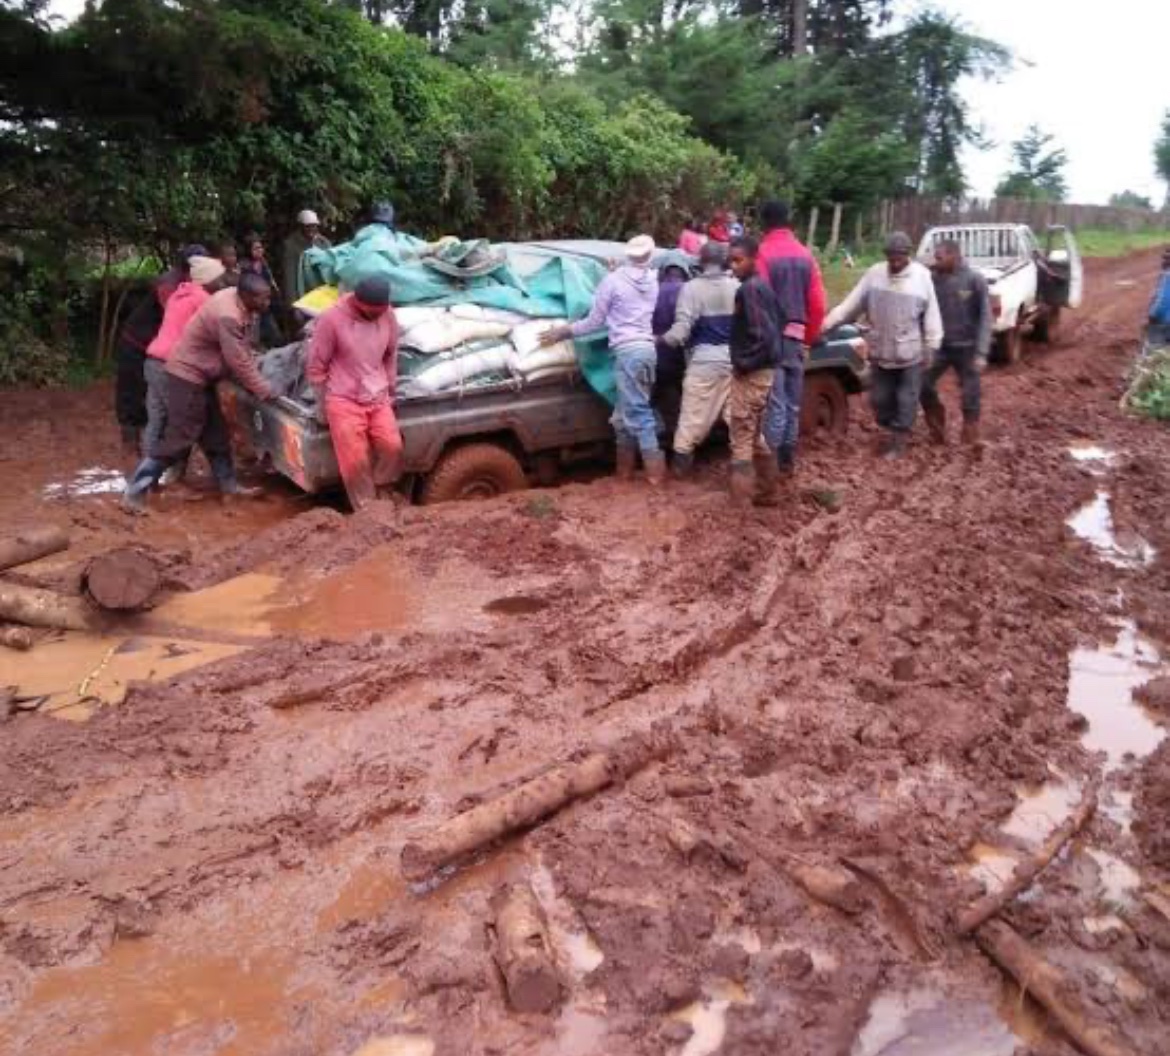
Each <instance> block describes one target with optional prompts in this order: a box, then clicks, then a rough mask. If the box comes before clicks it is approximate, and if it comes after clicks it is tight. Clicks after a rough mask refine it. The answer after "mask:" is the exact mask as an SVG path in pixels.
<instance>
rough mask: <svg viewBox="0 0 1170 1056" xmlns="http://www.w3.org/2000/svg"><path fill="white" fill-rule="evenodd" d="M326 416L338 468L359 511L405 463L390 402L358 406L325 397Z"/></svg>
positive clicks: (354, 402)
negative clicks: (403, 462)
mask: <svg viewBox="0 0 1170 1056" xmlns="http://www.w3.org/2000/svg"><path fill="white" fill-rule="evenodd" d="M325 416H326V418H327V419H328V421H329V433H330V435H331V436H332V437H333V451H334V453H335V454H336V455H337V468H338V469H339V470H340V471H341V480H342V482H343V483H344V484H345V493H346V495H348V496H349V504H350V505H351V506H352V507H353V508H354V509H355V510H360V509H361V508H362V507H363V506H366V505H368V504H369V503H371V502H373V501H374V499H375V498H377V489H378V488H379V487H384V486H385V485H387V484H389V483H391V482H392V481H393V480H395V479H396V478H397V477H398V475H399V473H400V471H401V463H402V433H401V432H400V431H399V429H398V419H397V418H395V416H394V407H393V405H392V404H391V403H390V401H389V400H388V399H387V400H381V401H379V402H378V403H358V402H357V401H356V400H347V399H346V398H345V397H343V396H326V397H325Z"/></svg>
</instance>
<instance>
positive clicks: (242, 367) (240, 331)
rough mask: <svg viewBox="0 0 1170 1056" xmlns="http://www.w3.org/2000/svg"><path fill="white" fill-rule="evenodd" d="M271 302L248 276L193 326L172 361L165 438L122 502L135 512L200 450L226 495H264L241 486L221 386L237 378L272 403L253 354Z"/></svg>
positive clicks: (218, 296)
mask: <svg viewBox="0 0 1170 1056" xmlns="http://www.w3.org/2000/svg"><path fill="white" fill-rule="evenodd" d="M271 301H272V287H271V286H269V284H268V283H267V282H266V281H265V280H264V279H263V278H261V277H260V276H259V275H256V274H254V273H252V272H245V273H244V274H243V275H241V276H240V284H239V286H236V287H229V288H227V289H224V290H220V291H219V292H218V293H213V294H212V295H211V296H210V297H209V298H208V299H207V301H206V302H205V303H204V305H203V307H202V308H200V309H199V311H198V312H196V313H195V316H194V317H193V318H192V319H191V321H190V322H189V323H188V324H187V326H186V328H185V329H184V330H183V335H182V337H180V338H179V343H178V345H176V346H175V348H174V350H173V351H172V352H171V354H170V357H169V359H168V360H167V365H166V375H167V376H166V380H165V382H164V385H165V388H164V393H165V397H164V398H165V401H166V422H165V423H164V425H163V431H162V438H161V439H160V440H159V441H158V442H157V443H156V444H155V445H154V450H153V451H150V452H148V453H147V456H146V458H144V459H143V460H142V461H141V462H140V463H139V465H138V468H137V469H136V470H135V471H134V474H133V476H131V478H130V483H129V484H128V485H127V487H126V491H125V493H124V494H123V496H122V508H123V509H124V510H125V511H126V512H127V513H135V514H143V513H145V512H146V496H147V493H148V492H149V491H150V489H151V488H153V487H155V486H156V485H157V484H158V482H159V480H160V479H161V477H162V475H163V474H164V473H165V472H166V471H167V470H168V469H169V468H170V467H171V466H173V465H178V464H179V462H181V461H182V460H184V459H186V457H187V455H188V454H189V453H190V451H191V448H192V447H194V446H195V445H196V444H198V445H199V447H201V448H202V449H203V453H204V454H205V455H206V456H207V461H208V462H209V463H210V464H211V472H212V474H213V475H214V476H215V480H216V483H217V484H218V485H219V490H220V492H221V493H223V494H225V495H248V496H251V495H256V494H258V492H257V490H256V489H254V488H244V487H241V486H240V484H239V482H238V481H237V480H236V470H235V466H234V464H233V463H232V447H231V437H230V435H229V433H228V427H227V422H226V421H225V420H224V416H223V411H222V410H221V409H220V406H219V398H218V396H217V394H216V384H217V383H218V382H219V381H220V380H221V379H223V378H225V377H228V376H229V375H230V376H232V377H234V378H235V379H236V380H237V381H238V382H239V383H240V384H241V385H243V386H244V388H245V389H247V390H248V391H249V392H250V393H252V394H253V395H254V396H256V397H257V398H258V399H261V400H270V399H272V397H273V395H274V393H273V390H272V387H271V386H270V385H269V384H268V382H266V381H265V380H264V378H263V377H262V376H261V374H260V370H259V368H258V367H257V366H256V363H255V361H254V360H253V359H252V354H251V348H252V346H254V344H255V342H256V338H257V331H258V327H259V320H260V316H261V315H262V314H263V313H264V312H265V311H267V309H268V306H269V304H270V303H271Z"/></svg>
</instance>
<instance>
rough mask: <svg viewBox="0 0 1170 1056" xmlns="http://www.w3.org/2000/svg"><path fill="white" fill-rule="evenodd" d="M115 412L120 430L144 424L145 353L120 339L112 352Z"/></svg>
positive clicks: (138, 427) (139, 427)
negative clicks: (116, 347) (114, 362)
mask: <svg viewBox="0 0 1170 1056" xmlns="http://www.w3.org/2000/svg"><path fill="white" fill-rule="evenodd" d="M115 359H116V365H117V373H116V374H115V377H114V415H115V417H116V418H117V419H118V425H120V426H121V427H122V430H123V432H127V431H129V430H137V429H141V428H142V427H143V426H144V425H146V418H147V415H146V376H145V373H144V361H145V360H146V353H145V352H143V351H142V349H140V348H135V347H134V346H133V345H132V344H130V343H129V342H128V341H119V342H118V349H117V352H116V353H115Z"/></svg>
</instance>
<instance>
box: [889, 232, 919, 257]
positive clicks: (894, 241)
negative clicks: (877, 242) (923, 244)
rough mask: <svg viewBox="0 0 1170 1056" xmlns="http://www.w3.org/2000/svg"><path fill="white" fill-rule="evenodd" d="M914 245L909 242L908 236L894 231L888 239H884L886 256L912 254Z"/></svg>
mask: <svg viewBox="0 0 1170 1056" xmlns="http://www.w3.org/2000/svg"><path fill="white" fill-rule="evenodd" d="M913 252H914V243H913V242H911V241H910V236H909V235H907V234H905V233H904V232H902V231H895V232H894V233H893V234H892V235H890V237H889V238H887V239H886V255H887V256H890V255H891V254H902V253H913Z"/></svg>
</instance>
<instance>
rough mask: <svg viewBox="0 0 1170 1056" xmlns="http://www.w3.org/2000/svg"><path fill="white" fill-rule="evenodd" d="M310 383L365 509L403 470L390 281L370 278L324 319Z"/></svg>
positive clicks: (312, 354)
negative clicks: (380, 490)
mask: <svg viewBox="0 0 1170 1056" xmlns="http://www.w3.org/2000/svg"><path fill="white" fill-rule="evenodd" d="M305 377H306V378H307V380H308V382H309V384H310V385H312V386H313V388H314V390H315V391H316V393H317V414H318V417H319V418H320V417H323V418H324V420H325V421H327V422H328V423H329V432H330V435H331V436H332V437H333V449H334V451H335V452H336V454H337V465H338V468H339V469H340V470H341V479H342V481H343V482H344V483H345V491H346V494H347V495H348V496H349V501H350V505H351V506H353V508H354V509H355V510H360V509H361V508H362V507H363V506H366V505H368V504H369V503H370V502H372V501H373V500H374V499H375V498H376V497H377V489H378V488H381V487H385V486H386V485H388V484H390V483H391V482H392V481H394V480H395V479H396V478H397V476H398V474H399V471H400V464H401V456H402V434H401V433H400V432H399V430H398V421H397V419H396V418H395V416H394V392H395V389H396V387H397V382H398V321H397V319H395V317H394V309H393V308H391V307H390V280H389V279H386V278H384V277H382V276H372V277H370V278H366V279H362V280H361V282H359V283H358V284H357V287H356V288H355V289H354V291H353V293H351V294H347V295H346V296H344V297H342V298H341V300H340V301H338V303H337V304H336V305H334V307H332V308H330V309H329V311H327V312H325V314H324V315H322V316H320V318H318V320H317V323H316V326H315V327H314V329H313V337H312V342H311V344H310V346H309V355H308V357H307V359H306V361H305Z"/></svg>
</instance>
